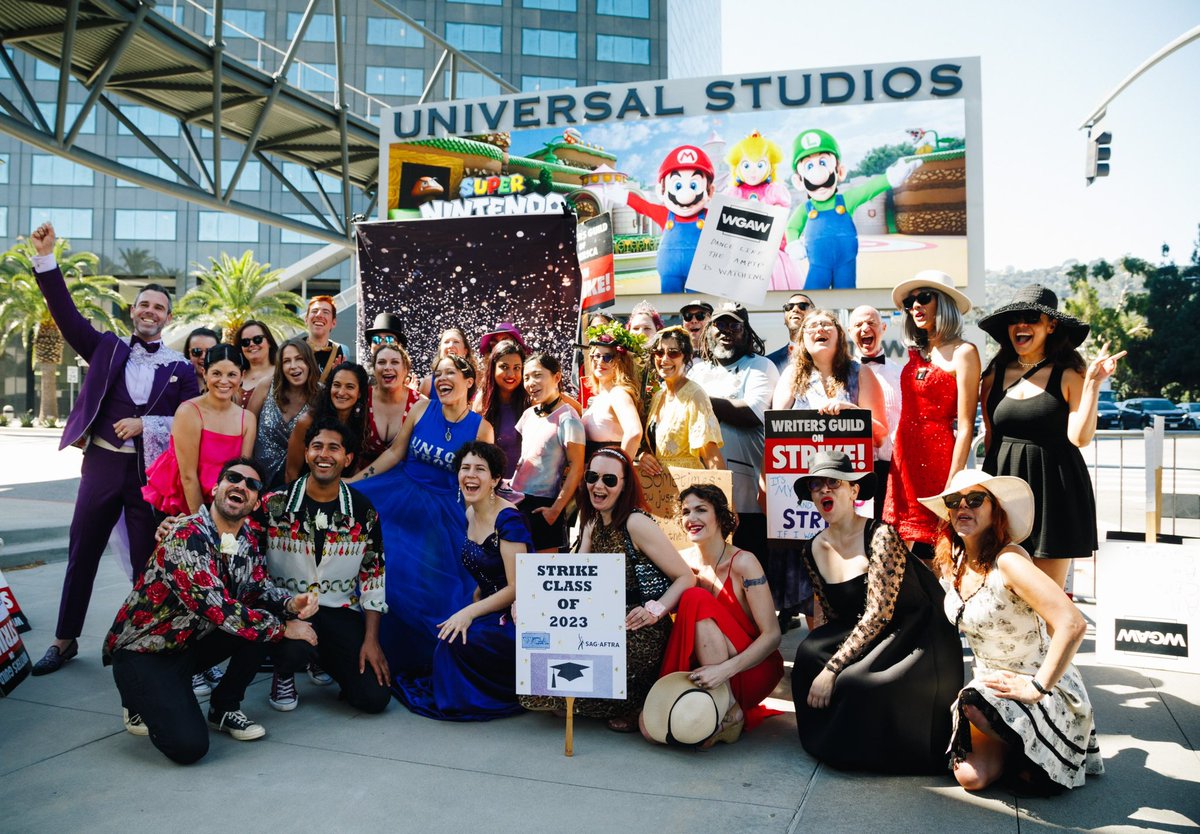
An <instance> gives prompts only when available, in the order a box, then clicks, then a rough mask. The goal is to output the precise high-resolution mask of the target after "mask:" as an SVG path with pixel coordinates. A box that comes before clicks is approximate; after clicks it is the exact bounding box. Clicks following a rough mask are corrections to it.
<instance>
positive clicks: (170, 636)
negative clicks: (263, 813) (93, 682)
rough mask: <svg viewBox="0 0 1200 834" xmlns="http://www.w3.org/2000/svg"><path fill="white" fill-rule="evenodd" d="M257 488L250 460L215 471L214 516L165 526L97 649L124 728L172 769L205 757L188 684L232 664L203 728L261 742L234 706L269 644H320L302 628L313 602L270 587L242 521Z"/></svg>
mask: <svg viewBox="0 0 1200 834" xmlns="http://www.w3.org/2000/svg"><path fill="white" fill-rule="evenodd" d="M261 489H262V481H261V480H260V479H259V473H258V469H257V468H256V466H255V464H254V461H252V460H251V459H249V458H235V459H234V460H231V461H228V462H227V463H226V464H225V465H224V466H222V467H221V472H220V475H219V477H218V479H217V486H216V489H215V491H214V492H215V495H214V498H213V502H212V508H211V509H209V508H208V507H201V508H200V512H198V513H196V514H195V515H189V516H184V517H183V518H181V519H180V520H179V521H178V522H177V523H176V524H175V525H174V526H173V527H171V529H170V530H169V531H168V533H167V535H166V537H165V538H164V539H163V542H162V544H160V545H159V546H158V549H157V550H155V552H154V556H153V558H152V559H151V560H150V563H149V565H148V566H147V567H146V569H145V571H144V572H143V573H142V574H141V576H139V577H138V579H137V581H136V582H135V583H134V586H133V591H131V592H130V594H129V596H128V597H127V598H126V599H125V603H124V605H122V606H121V609H120V610H119V611H118V612H117V617H116V620H115V621H114V622H113V625H112V629H110V630H109V632H108V636H107V637H106V638H105V640H104V663H105V665H110V664H111V665H112V667H113V680H115V681H116V684H117V689H118V690H120V692H121V705H122V707H123V714H124V722H125V729H126V730H128V731H129V732H130V733H132V734H133V735H138V736H144V735H149V736H150V741H151V742H152V743H153V744H154V746H155V747H157V748H158V749H159V750H160V751H162V753H163V754H164V755H166V756H167V758H169V759H171V760H172V761H174V762H178V763H179V764H191V763H192V762H195V761H198V760H199V759H201V758H202V757H203V756H204V755H205V753H207V752H208V729H207V727H205V718H204V714H203V713H202V712H201V710H200V705H199V703H197V701H196V696H195V694H194V693H193V692H192V675H194V674H195V673H196V672H200V671H203V670H205V669H209V668H211V667H212V666H213V665H215V664H217V663H220V662H221V661H223V660H225V659H226V658H229V669H228V670H227V671H226V672H225V675H224V676H223V677H222V678H221V682H220V683H218V684H217V687H216V688H215V689H214V690H213V692H212V697H211V699H210V700H209V709H208V726H209V727H212V728H213V729H215V730H220V731H221V732H225V733H229V734H230V735H231V736H233V737H234V738H235V739H237V740H238V741H250V740H252V739H256V738H262V737H263V736H264V735H266V730H265V729H263V727H262V726H261V725H259V724H256V723H255V722H254V721H252V720H250V719H249V718H248V717H247V716H246V714H245V713H244V712H242V710H241V703H242V698H243V697H244V696H245V694H246V687H247V685H249V683H250V681H251V680H253V679H254V675H255V673H256V672H257V671H258V664H259V661H260V659H261V658H262V655H263V651H264V649H265V647H266V645H267V644H268V643H272V642H277V641H279V640H281V639H283V638H284V637H285V636H286V637H288V638H291V639H293V640H304V641H307V642H309V643H313V644H315V643H316V642H317V635H316V632H314V631H313V628H312V626H311V625H309V624H308V623H306V622H304V618H307V617H311V616H312V615H313V614H314V613H316V610H317V597H316V595H315V594H310V593H304V594H298V595H296V596H292V595H291V594H289V593H288V592H287V591H284V590H282V589H280V588H277V587H276V586H274V585H272V584H271V583H270V581H269V580H268V579H267V571H266V568H265V566H264V565H263V559H262V554H261V551H260V548H259V544H258V536H257V535H256V532H257V531H255V530H254V529H253V527H254V525H252V524H250V523H248V522H247V517H248V516H249V515H250V513H251V511H253V509H254V508H255V506H256V505H257V504H258V498H259V492H260V490H261ZM297 618H300V619H297Z"/></svg>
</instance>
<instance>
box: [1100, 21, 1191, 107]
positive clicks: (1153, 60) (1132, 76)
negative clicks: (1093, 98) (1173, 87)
mask: <svg viewBox="0 0 1200 834" xmlns="http://www.w3.org/2000/svg"><path fill="white" fill-rule="evenodd" d="M1198 38H1200V26H1196V27H1195V28H1193V29H1191V30H1189V31H1187V32H1184V33H1183V34H1182V35H1180V36H1179V37H1177V38H1176V39H1175V40H1173V41H1171V42H1170V43H1169V44H1167V45H1166V46H1164V47H1163V48H1162V49H1160V50H1158V51H1157V52H1155V53H1154V54H1153V55H1151V56H1150V57H1149V58H1147V59H1146V60H1145V61H1143V62H1142V63H1141V65H1140V66H1139V67H1138V68H1137V69H1135V70H1134V71H1133V72H1131V73H1129V75H1127V76H1126V77H1125V80H1124V81H1122V82H1121V83H1120V84H1118V85H1117V86H1116V88H1115V89H1114V90H1113V91H1112V92H1111V93H1109V94H1108V95H1107V96H1105V97H1104V98H1103V99H1101V101H1100V103H1099V104H1097V105H1096V106H1095V108H1093V109H1092V113H1091V115H1090V116H1088V117H1087V118H1086V119H1084V120H1083V124H1081V125H1080V126H1079V128H1078V129H1079V130H1084V129H1086V128H1089V127H1091V126H1092V125H1094V124H1096V122H1098V121H1100V120H1101V119H1103V118H1104V113H1105V111H1106V110H1107V109H1108V105H1109V104H1111V103H1112V101H1113V99H1115V98H1116V97H1117V96H1119V95H1120V94H1121V93H1123V92H1125V88H1126V87H1128V86H1129V85H1130V84H1132V83H1133V82H1134V81H1136V80H1137V79H1138V77H1139V76H1140V75H1142V74H1143V73H1144V72H1146V70H1148V69H1150V68H1151V67H1152V66H1154V65H1155V64H1157V63H1158V62H1159V61H1161V60H1162V59H1163V58H1166V57H1167V56H1168V55H1170V54H1171V53H1172V52H1175V51H1176V50H1178V49H1182V48H1183V47H1185V46H1187V45H1188V44H1189V43H1191V42H1192V41H1194V40H1196V39H1198Z"/></svg>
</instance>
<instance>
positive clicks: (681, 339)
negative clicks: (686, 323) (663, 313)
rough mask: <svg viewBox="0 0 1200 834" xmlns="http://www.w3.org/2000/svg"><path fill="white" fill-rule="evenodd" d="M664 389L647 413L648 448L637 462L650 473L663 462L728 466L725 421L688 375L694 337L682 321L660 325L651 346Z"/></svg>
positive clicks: (657, 470)
mask: <svg viewBox="0 0 1200 834" xmlns="http://www.w3.org/2000/svg"><path fill="white" fill-rule="evenodd" d="M650 355H651V357H652V359H653V363H654V369H655V372H656V373H657V374H658V376H659V378H660V379H662V388H660V389H659V390H658V391H657V392H656V393H655V395H654V399H653V400H651V401H650V410H649V411H647V412H646V449H645V450H644V451H643V452H642V454H641V456H640V457H639V458H638V466H639V467H640V468H641V470H642V471H643V472H645V473H646V474H647V475H658V474H660V473H662V472H663V469H664V467H667V466H680V467H683V468H685V469H724V468H725V459H724V458H723V457H721V444H722V443H723V442H724V441H723V440H722V439H721V426H720V424H719V423H718V422H717V415H716V413H715V412H713V407H712V403H711V402H710V401H709V399H708V394H706V393H704V389H703V388H701V387H700V386H699V385H697V384H696V383H695V382H693V381H691V380H690V379H688V378H687V368H688V365H690V364H691V362H692V340H691V338H689V336H688V332H687V331H686V330H684V329H683V328H682V327H679V326H678V325H676V326H674V327H668V328H666V329H665V330H660V331H659V332H658V334H657V335H655V337H654V342H653V344H652V346H651V348H650Z"/></svg>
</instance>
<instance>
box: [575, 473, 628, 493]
mask: <svg viewBox="0 0 1200 834" xmlns="http://www.w3.org/2000/svg"><path fill="white" fill-rule="evenodd" d="M583 480H584V482H585V483H587V484H594V483H596V481H601V482H603V484H604V485H605V486H606V487H608V488H609V489H612V488H613V487H615V486H616V485H617V484H618V483H620V482H621V479H620V478H618V477H617V476H616V475H614V474H613V473H611V472H605V473H604V474H603V475H601V474H600V473H599V472H597V471H596V470H594V469H589V470H588V471H587V472H585V473H583Z"/></svg>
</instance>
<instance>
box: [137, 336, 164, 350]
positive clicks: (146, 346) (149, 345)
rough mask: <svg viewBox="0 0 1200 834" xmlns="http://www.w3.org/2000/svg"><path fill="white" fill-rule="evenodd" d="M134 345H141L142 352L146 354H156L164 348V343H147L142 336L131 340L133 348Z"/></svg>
mask: <svg viewBox="0 0 1200 834" xmlns="http://www.w3.org/2000/svg"><path fill="white" fill-rule="evenodd" d="M134 345H141V346H142V350H144V351H146V353H154V352H155V351H157V350H158V349H159V348H160V347H162V342H147V341H146V340H145V339H143V338H142V337H141V336H136V335H135V336H133V337H131V338H130V340H129V346H130V347H131V348H132V347H133V346H134Z"/></svg>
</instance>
